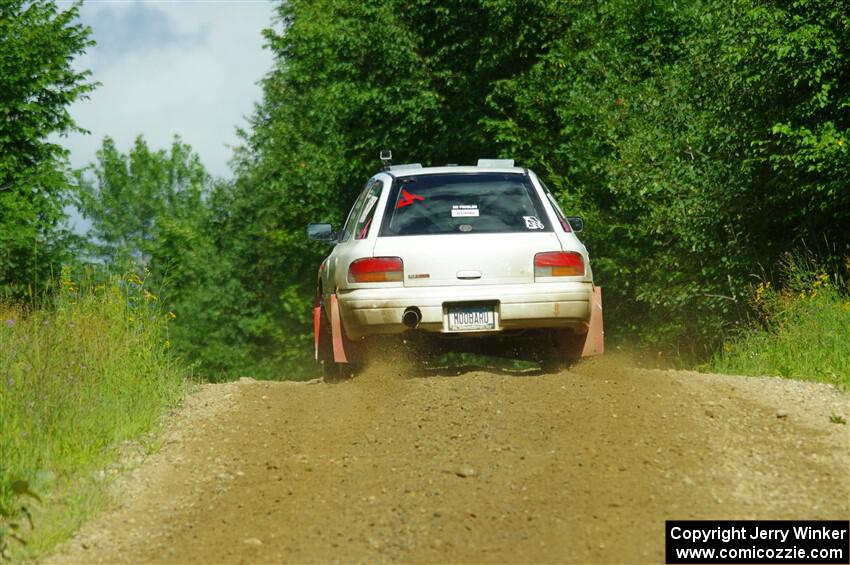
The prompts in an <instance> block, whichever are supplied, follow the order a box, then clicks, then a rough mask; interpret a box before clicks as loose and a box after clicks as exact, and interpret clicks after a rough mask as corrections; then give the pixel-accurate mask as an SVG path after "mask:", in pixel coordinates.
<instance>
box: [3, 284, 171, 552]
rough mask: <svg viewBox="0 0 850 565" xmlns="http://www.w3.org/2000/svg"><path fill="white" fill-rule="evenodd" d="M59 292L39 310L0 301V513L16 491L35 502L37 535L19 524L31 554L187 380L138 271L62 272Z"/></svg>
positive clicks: (80, 505)
mask: <svg viewBox="0 0 850 565" xmlns="http://www.w3.org/2000/svg"><path fill="white" fill-rule="evenodd" d="M57 286H58V289H57V291H56V293H55V294H54V296H53V297H52V298H51V301H50V304H49V305H46V306H44V307H42V308H35V309H34V308H29V307H26V306H22V305H17V304H9V303H2V302H0V453H2V454H3V457H2V460H0V508H4V509H10V508H11V509H14V508H16V504H17V503H16V502H15V499H16V498H20V496H17V495H20V493H16V491H15V485H16V484H17V485H19V486H20V484H26V485H28V486H27V489H26V490H27V492H31V491H30V485H31V488H32V491H35V492H38V493H40V494H41V495H42V499H43V504H42V505H37V506H36V507H34V508H33V509H32V515H33V521H34V524H35V529H33V530H32V531H28V530H30V528H29V527H28V526H27V527H22V526H21V525H20V520H17V522H16V523H18V524H19V527H18V528H17V531H18V535H19V537H22V538H28V541H29V548H28V549H27V551H28V552H29V555H36V554H38V553H39V552H41V551H44V550H46V549H48V548H49V547H50V546H51V545H52V544H54V543H55V542H57V541H59V540H60V539H61V538H62V537H63V536H65V535H68V534H69V533H70V532H72V531H73V529H74V528H75V527H76V526H77V524H78V523H79V522H80V521H81V520H82V518H83V517H84V516H85V515H86V514H88V513H89V512H90V511H92V510H93V509H94V508H95V507H96V506H97V504H92V500H94V499H97V498H98V497H99V496H100V495H99V494H98V493H97V492H95V491H96V490H97V488H98V486H97V484H98V481H92V480H91V475H92V474H93V473H94V471H95V470H97V469H99V468H102V467H103V466H104V465H106V464H107V463H109V461H110V460H111V459H112V458H113V457H114V447H115V446H116V445H118V444H119V443H120V442H122V441H125V440H128V439H132V438H136V437H138V436H140V435H141V434H143V433H145V432H147V431H148V430H150V429H151V428H152V427H153V426H154V425H155V424H156V422H157V421H158V419H159V417H160V416H161V415H162V413H163V411H164V410H165V409H166V408H167V407H169V406H172V405H174V404H175V403H176V402H177V401H178V400H179V398H180V397H181V394H182V391H183V383H184V378H185V376H186V375H185V371H184V369H183V368H182V366H181V365H180V364H179V362H177V361H176V360H174V359H172V358H171V357H170V356H169V355H168V352H167V351H166V346H165V342H166V340H167V337H168V336H167V332H168V328H167V314H165V313H164V312H162V311H160V309H159V307H158V301H157V300H154V299H153V298H152V297H153V294H152V293H150V292H148V291H147V289H145V287H144V280H143V278H142V276H141V275H138V274H135V273H133V274H131V275H129V276H125V277H112V278H108V279H107V280H103V281H99V282H97V283H95V282H92V281H84V282H79V281H75V280H72V279H71V278H70V276H69V275H68V273H67V272H66V273H63V275H62V277H61V280H60V281H59V283H58V285H57ZM22 481H23V483H22ZM27 508H28V510H29V509H30V507H29V506H28V507H27ZM9 513H11V511H10V512H7V514H9ZM10 549H11V550H12V551H15V546H14V545H13V546H10Z"/></svg>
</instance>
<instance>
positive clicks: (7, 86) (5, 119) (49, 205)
mask: <svg viewBox="0 0 850 565" xmlns="http://www.w3.org/2000/svg"><path fill="white" fill-rule="evenodd" d="M77 12H78V6H77V5H74V6H72V7H71V8H69V9H68V10H65V11H59V10H58V8H57V7H56V4H55V2H54V1H53V0H6V1H4V2H2V3H0V287H3V288H4V289H5V290H6V291H7V292H12V293H14V294H15V295H17V296H23V295H24V294H26V293H27V292H28V289H31V288H32V287H33V286H39V285H40V284H42V283H45V282H47V280H48V279H49V278H50V274H51V272H54V273H57V272H58V266H59V264H60V263H61V262H62V261H63V260H67V259H68V258H69V254H68V251H67V249H68V244H69V239H70V234H69V233H68V232H67V230H65V229H64V227H63V224H62V222H63V220H64V219H65V215H64V212H63V206H64V205H65V204H66V203H67V194H68V190H69V182H68V180H67V178H66V174H65V172H64V167H65V155H66V152H65V150H63V149H62V148H61V147H60V146H59V145H58V144H57V143H55V141H53V140H52V139H51V137H50V136H55V135H56V134H60V135H61V134H65V133H67V132H70V131H75V130H76V131H79V128H77V127H76V125H75V124H74V121H73V120H72V119H71V116H70V115H69V114H68V106H69V105H70V104H71V103H72V102H74V101H75V100H78V99H80V98H84V97H85V96H86V93H88V92H89V91H91V90H92V89H93V88H94V86H95V85H94V84H92V83H90V82H88V80H87V79H88V76H89V73H88V72H79V71H76V70H75V69H73V67H72V64H71V63H72V61H73V59H74V57H75V56H77V55H80V54H82V53H83V52H84V51H85V49H86V48H87V47H88V46H90V45H92V44H93V42H92V41H91V40H90V39H89V33H90V30H89V29H88V28H87V27H85V26H83V25H81V24H79V23H77V22H76V20H77Z"/></svg>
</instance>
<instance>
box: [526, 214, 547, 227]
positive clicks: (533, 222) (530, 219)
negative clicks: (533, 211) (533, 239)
mask: <svg viewBox="0 0 850 565" xmlns="http://www.w3.org/2000/svg"><path fill="white" fill-rule="evenodd" d="M522 219H523V220H525V227H527V228H528V229H530V230H542V229H546V226H544V225H543V222H541V221H540V220H538V219H537V216H523V217H522Z"/></svg>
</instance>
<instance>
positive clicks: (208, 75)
mask: <svg viewBox="0 0 850 565" xmlns="http://www.w3.org/2000/svg"><path fill="white" fill-rule="evenodd" d="M274 7H275V6H274V5H273V4H272V3H271V2H268V1H266V0H259V1H236V0H233V1H226V2H186V1H184V2H152V1H147V2H145V1H140V0H137V1H134V2H109V1H102V0H101V1H94V0H90V1H89V2H88V3H86V4H85V5H84V6H83V8H82V9H81V18H82V21H83V22H84V23H86V24H87V25H89V26H91V27H92V30H93V37H94V39H95V40H96V41H97V42H98V45H96V46H94V47H91V48H89V51H88V53H87V54H86V55H85V56H83V57H81V58H80V59H79V60H78V61H77V62H76V63H75V64H76V65H77V66H78V68H83V69H90V70H91V71H92V79H93V80H95V81H98V82H100V83H102V84H101V86H99V87H98V88H97V89H96V90H95V91H94V92H93V93H92V94H91V98H90V99H89V100H86V101H78V102H77V103H75V104H74V105H73V106H72V107H71V109H70V111H71V115H72V116H73V117H74V119H75V120H76V121H77V124H78V125H80V126H81V127H83V128H85V129H87V130H89V131H91V134H90V135H80V134H73V135H71V136H69V137H68V138H66V139H63V140H62V141H61V142H62V143H63V145H65V146H66V147H67V148H68V149H70V151H71V164H72V166H74V167H82V166H85V165H86V164H88V163H90V162H93V161H94V160H95V152H96V151H97V149H98V148H99V147H100V145H101V142H102V140H103V137H104V136H107V135H109V136H111V137H112V138H113V139H115V141H116V143H117V144H118V147H119V149H121V150H124V151H126V150H127V149H129V147H130V145H131V144H132V141H133V139H134V138H135V137H136V136H137V135H140V134H141V135H144V136H145V139H146V140H147V142H148V145H149V146H151V147H153V148H165V147H167V146H169V145H170V143H171V139H172V137H173V136H174V135H175V134H179V135H180V136H181V137H182V138H183V140H184V141H185V142H186V143H188V144H189V145H191V146H192V148H193V149H194V150H195V151H196V152H197V153H198V154H199V155H200V157H201V160H202V162H203V163H204V165H205V166H206V167H207V169H208V170H209V171H210V172H211V173H212V174H214V175H216V176H228V175H229V174H230V171H229V168H228V165H227V163H228V161H229V159H230V158H231V156H232V151H231V149H230V147H228V146H233V145H236V144H238V138H237V136H236V128H237V127H245V126H247V122H246V121H245V118H246V117H248V116H250V115H251V113H252V111H253V105H254V103H255V102H258V101H259V100H260V98H261V90H260V87H259V86H258V84H257V82H258V81H259V80H260V79H261V78H262V77H263V76H264V75H265V74H266V73H267V72H268V71H269V69H270V68H271V65H272V56H271V53H270V52H269V51H268V50H266V49H263V41H264V40H263V38H262V35H261V32H262V30H263V28H267V27H270V26H271V25H272V18H273V13H274Z"/></svg>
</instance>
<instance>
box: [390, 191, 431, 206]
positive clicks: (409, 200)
mask: <svg viewBox="0 0 850 565" xmlns="http://www.w3.org/2000/svg"><path fill="white" fill-rule="evenodd" d="M417 200H425V197H423V196H419V195H418V194H410V193H409V192H407V191H406V190H404V189H403V188H402V189H401V200H399V201H398V204H397V205H396V209H398V208H404V207H405V206H410V205H411V204H413V203H414V202H415V201H417Z"/></svg>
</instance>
